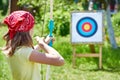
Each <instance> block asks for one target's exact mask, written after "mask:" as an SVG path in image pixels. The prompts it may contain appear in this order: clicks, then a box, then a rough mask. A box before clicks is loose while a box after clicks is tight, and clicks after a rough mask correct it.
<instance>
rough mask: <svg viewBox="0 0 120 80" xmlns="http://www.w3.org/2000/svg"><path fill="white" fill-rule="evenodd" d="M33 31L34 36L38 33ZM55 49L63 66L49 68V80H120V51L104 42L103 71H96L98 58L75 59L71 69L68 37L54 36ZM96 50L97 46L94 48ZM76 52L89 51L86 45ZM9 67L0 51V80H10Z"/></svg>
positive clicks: (0, 40)
mask: <svg viewBox="0 0 120 80" xmlns="http://www.w3.org/2000/svg"><path fill="white" fill-rule="evenodd" d="M6 31H7V29H6V28H5V27H1V28H0V34H1V35H0V47H2V46H3V44H4V43H5V42H4V41H3V40H2V35H3V34H4V33H6ZM38 32H39V31H38V29H35V35H37V33H38ZM55 38H56V42H55V43H54V45H53V47H54V48H56V49H57V50H58V51H59V52H60V53H61V55H62V56H63V57H64V58H65V65H64V66H62V67H54V66H51V75H50V80H120V49H119V48H118V49H112V48H111V45H110V44H109V43H108V42H107V41H105V42H104V45H103V51H102V54H103V56H102V62H103V69H101V70H99V69H98V58H77V59H76V68H72V45H71V43H70V36H67V37H60V36H55ZM95 47H96V50H98V46H95ZM77 51H78V52H79V51H80V52H85V51H90V50H89V47H88V45H84V46H78V47H77ZM46 67H47V66H46V65H42V70H43V77H45V72H46ZM9 70H10V69H9V66H8V64H7V62H6V59H5V57H4V55H3V54H2V52H1V51H0V80H11V79H10V77H11V74H10V71H9Z"/></svg>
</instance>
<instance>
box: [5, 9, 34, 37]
mask: <svg viewBox="0 0 120 80" xmlns="http://www.w3.org/2000/svg"><path fill="white" fill-rule="evenodd" d="M4 23H5V24H7V25H8V29H9V32H8V33H9V36H10V39H13V37H14V36H15V34H16V32H27V31H29V30H30V29H31V28H32V27H33V26H34V23H35V22H34V17H33V16H32V15H31V14H30V13H29V12H26V11H14V12H13V13H11V14H10V15H9V16H7V17H6V18H5V20H4Z"/></svg>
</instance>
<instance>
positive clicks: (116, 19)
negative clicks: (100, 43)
mask: <svg viewBox="0 0 120 80" xmlns="http://www.w3.org/2000/svg"><path fill="white" fill-rule="evenodd" d="M112 23H113V27H114V30H115V35H116V36H117V37H118V36H120V12H118V13H116V14H115V15H113V16H112Z"/></svg>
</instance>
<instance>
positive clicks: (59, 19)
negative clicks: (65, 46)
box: [18, 0, 82, 36]
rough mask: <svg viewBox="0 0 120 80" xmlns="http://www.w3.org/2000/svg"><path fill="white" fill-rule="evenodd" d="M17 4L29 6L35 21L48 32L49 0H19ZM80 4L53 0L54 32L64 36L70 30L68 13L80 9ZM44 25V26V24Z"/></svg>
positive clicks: (66, 0) (71, 1) (71, 0)
mask: <svg viewBox="0 0 120 80" xmlns="http://www.w3.org/2000/svg"><path fill="white" fill-rule="evenodd" d="M18 4H19V5H21V6H25V5H28V7H30V8H31V10H32V12H33V14H34V15H35V19H36V23H39V24H40V25H43V28H45V29H44V30H45V31H44V32H46V33H49V30H48V24H49V20H50V2H49V0H47V1H43V0H34V1H29V0H19V2H18ZM80 6H81V4H80V3H79V4H75V3H74V1H73V0H70V1H69V0H54V6H53V7H54V11H53V19H54V23H55V28H54V34H56V35H61V36H66V35H68V34H69V31H70V15H71V12H72V11H73V10H80V9H82V8H81V7H80ZM44 25H45V26H44Z"/></svg>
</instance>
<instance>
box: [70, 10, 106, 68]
mask: <svg viewBox="0 0 120 80" xmlns="http://www.w3.org/2000/svg"><path fill="white" fill-rule="evenodd" d="M102 21H103V13H102V12H72V14H71V28H70V29H71V30H70V32H71V43H72V45H73V67H75V59H76V57H98V58H99V68H100V69H101V68H102V44H103V35H104V31H103V22H102ZM91 44H92V45H98V46H99V52H98V53H84V54H83V53H76V46H78V45H91Z"/></svg>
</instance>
